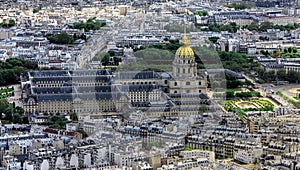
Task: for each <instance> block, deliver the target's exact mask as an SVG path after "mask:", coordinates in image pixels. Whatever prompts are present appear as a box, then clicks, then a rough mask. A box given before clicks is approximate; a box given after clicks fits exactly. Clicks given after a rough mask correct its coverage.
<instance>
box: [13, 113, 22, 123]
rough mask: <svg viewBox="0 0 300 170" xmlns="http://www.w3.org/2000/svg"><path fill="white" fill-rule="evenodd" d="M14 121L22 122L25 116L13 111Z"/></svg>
mask: <svg viewBox="0 0 300 170" xmlns="http://www.w3.org/2000/svg"><path fill="white" fill-rule="evenodd" d="M12 122H13V123H22V122H23V118H22V116H21V115H20V114H19V113H13V115H12Z"/></svg>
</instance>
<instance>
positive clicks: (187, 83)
mask: <svg viewBox="0 0 300 170" xmlns="http://www.w3.org/2000/svg"><path fill="white" fill-rule="evenodd" d="M201 84H202V83H201V81H199V83H198V85H199V86H200V85H201ZM177 85H178V84H177V82H174V86H177ZM185 85H187V86H189V85H191V82H189V81H187V82H186V83H185Z"/></svg>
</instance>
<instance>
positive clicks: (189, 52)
mask: <svg viewBox="0 0 300 170" xmlns="http://www.w3.org/2000/svg"><path fill="white" fill-rule="evenodd" d="M176 55H177V56H178V57H180V58H193V57H194V56H195V54H194V51H193V49H192V48H191V47H189V45H188V38H187V36H186V35H185V34H184V35H183V37H182V45H181V47H179V48H178V49H177V51H176Z"/></svg>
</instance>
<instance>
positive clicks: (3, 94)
mask: <svg viewBox="0 0 300 170" xmlns="http://www.w3.org/2000/svg"><path fill="white" fill-rule="evenodd" d="M13 90H14V89H13V87H11V88H8V87H7V88H1V89H0V99H3V98H7V97H11V96H14V92H13Z"/></svg>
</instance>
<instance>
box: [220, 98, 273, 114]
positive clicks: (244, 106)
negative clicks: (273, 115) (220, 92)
mask: <svg viewBox="0 0 300 170" xmlns="http://www.w3.org/2000/svg"><path fill="white" fill-rule="evenodd" d="M221 105H222V106H223V107H224V109H225V110H226V111H234V110H235V109H237V108H239V109H241V110H242V111H244V112H247V111H272V110H273V108H274V105H273V104H272V103H271V102H270V101H268V100H266V99H249V100H241V99H240V100H226V101H223V102H221Z"/></svg>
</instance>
